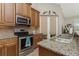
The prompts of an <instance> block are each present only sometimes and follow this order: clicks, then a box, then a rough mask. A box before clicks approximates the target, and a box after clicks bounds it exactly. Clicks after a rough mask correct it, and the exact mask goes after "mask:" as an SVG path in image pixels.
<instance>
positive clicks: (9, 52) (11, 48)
mask: <svg viewBox="0 0 79 59" xmlns="http://www.w3.org/2000/svg"><path fill="white" fill-rule="evenodd" d="M5 55H6V56H16V55H17V46H16V44H15V43H11V44H6V45H5Z"/></svg>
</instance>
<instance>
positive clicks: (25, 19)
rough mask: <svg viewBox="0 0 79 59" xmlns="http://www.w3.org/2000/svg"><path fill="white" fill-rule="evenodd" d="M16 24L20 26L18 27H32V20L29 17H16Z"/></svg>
mask: <svg viewBox="0 0 79 59" xmlns="http://www.w3.org/2000/svg"><path fill="white" fill-rule="evenodd" d="M16 24H18V25H31V19H30V18H29V17H24V16H20V15H16Z"/></svg>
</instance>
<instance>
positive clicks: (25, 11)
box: [16, 3, 31, 17]
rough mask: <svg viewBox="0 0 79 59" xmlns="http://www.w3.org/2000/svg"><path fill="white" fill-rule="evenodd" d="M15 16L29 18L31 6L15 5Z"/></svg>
mask: <svg viewBox="0 0 79 59" xmlns="http://www.w3.org/2000/svg"><path fill="white" fill-rule="evenodd" d="M16 14H17V15H22V16H25V17H31V5H30V4H25V3H18V4H17V3H16Z"/></svg>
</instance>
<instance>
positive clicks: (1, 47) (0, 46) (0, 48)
mask: <svg viewBox="0 0 79 59" xmlns="http://www.w3.org/2000/svg"><path fill="white" fill-rule="evenodd" d="M3 51H4V47H3V45H0V56H3Z"/></svg>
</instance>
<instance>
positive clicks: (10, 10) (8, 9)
mask: <svg viewBox="0 0 79 59" xmlns="http://www.w3.org/2000/svg"><path fill="white" fill-rule="evenodd" d="M39 5H40V6H39ZM47 7H48V8H47ZM51 7H52V8H51ZM40 11H42V12H40ZM44 14H45V15H44ZM50 16H51V17H50ZM49 17H50V18H49ZM48 18H49V20H50V19H51V20H50V21H49V20H48ZM52 19H53V20H52ZM48 21H49V23H48ZM64 23H65V22H64V16H63V12H62V8H61V7H60V6H59V4H54V3H52V4H50V3H47V4H44V3H43V4H40V3H39V4H38V3H36V4H35V3H0V39H1V40H0V55H1V56H29V55H30V53H32V52H33V51H34V50H36V49H38V52H36V53H38V56H66V55H68V56H70V55H72V56H73V55H79V53H78V44H77V43H78V42H77V41H78V36H77V37H74V36H73V33H72V31H71V32H66V31H64V30H65V29H63V31H64V33H66V34H67V35H66V34H63V35H61V34H62V32H63V31H62V27H64ZM49 24H51V25H49ZM68 24H70V23H68ZM70 27H71V28H72V26H70ZM68 28H69V27H68ZM72 29H73V28H72ZM67 30H68V31H70V30H69V29H67ZM50 36H51V37H50ZM65 37H66V38H65ZM55 39H57V40H55ZM62 39H63V40H62ZM41 51H42V52H41ZM35 55H36V54H35ZM35 55H34V56H35ZM30 56H31V55H30Z"/></svg>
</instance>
